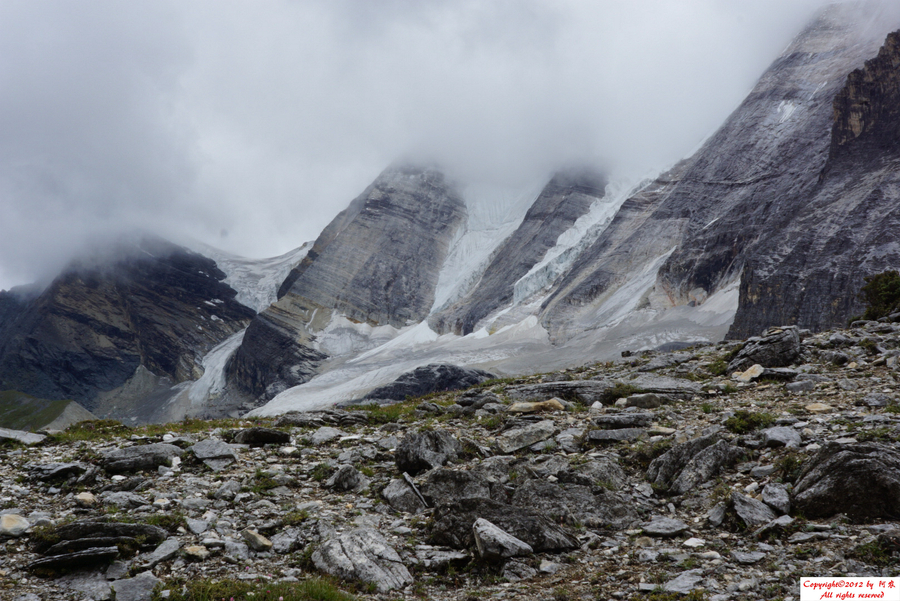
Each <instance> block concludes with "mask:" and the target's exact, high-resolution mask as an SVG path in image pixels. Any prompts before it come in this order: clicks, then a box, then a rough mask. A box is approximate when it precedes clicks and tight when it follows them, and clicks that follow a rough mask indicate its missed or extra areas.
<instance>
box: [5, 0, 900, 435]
mask: <svg viewBox="0 0 900 601" xmlns="http://www.w3.org/2000/svg"><path fill="white" fill-rule="evenodd" d="M897 27H900V23H893V22H891V21H890V19H889V18H888V17H887V14H886V13H883V12H880V9H878V8H877V6H875V7H874V8H873V7H872V6H869V5H852V6H850V5H842V6H836V7H830V8H828V9H826V10H824V11H823V12H822V13H821V14H820V15H819V16H818V17H817V18H816V19H815V20H814V21H813V22H812V23H810V24H809V25H808V26H807V27H806V29H805V30H804V31H803V32H802V33H801V34H800V35H799V36H798V37H797V38H796V40H795V41H794V42H793V44H791V45H790V46H789V47H788V48H787V49H786V50H785V52H784V54H783V55H782V56H781V57H780V58H779V59H778V60H776V61H775V62H774V63H773V64H772V66H771V67H770V68H769V69H768V70H767V71H766V72H765V73H764V74H763V76H762V77H761V78H760V80H759V82H758V83H757V85H756V87H755V88H754V89H753V90H752V91H751V93H750V94H749V95H748V97H747V98H746V100H745V101H744V102H743V103H742V104H741V105H740V106H739V107H738V108H737V109H736V110H735V111H734V113H733V114H732V115H731V116H730V117H729V118H728V120H727V121H726V122H725V123H724V124H723V125H722V126H721V128H720V129H719V130H718V131H717V132H716V133H715V134H714V135H713V136H711V137H710V138H709V139H708V140H707V141H706V142H705V144H704V145H703V146H702V147H701V148H700V149H699V150H698V151H697V152H696V153H695V154H694V155H693V156H691V157H688V158H686V159H684V160H683V161H681V162H679V163H678V164H676V165H674V166H673V167H671V168H670V169H668V170H667V171H665V172H664V173H662V174H660V175H658V176H657V177H655V178H653V179H651V180H648V181H644V182H639V183H635V182H628V181H619V180H616V179H615V178H613V177H610V176H609V175H608V174H606V173H604V172H603V171H602V170H599V169H597V168H591V167H579V168H572V169H567V170H562V171H560V172H558V173H556V174H551V175H549V176H546V177H543V176H540V175H538V176H536V177H535V181H532V182H529V183H526V184H523V185H521V186H518V187H515V188H503V187H498V186H496V185H485V184H479V183H473V182H457V181H454V180H453V179H452V178H451V177H450V176H448V175H447V174H445V173H443V172H441V170H440V169H439V168H438V167H435V166H433V165H428V166H421V165H414V164H404V165H395V166H392V167H389V168H388V169H386V170H385V171H384V172H383V173H382V174H381V175H380V176H379V177H378V178H377V179H376V180H375V181H374V182H373V183H372V184H371V185H370V186H369V187H367V188H366V189H365V190H364V191H363V192H362V193H361V194H360V195H359V196H358V197H357V198H356V199H354V200H353V201H352V202H351V203H350V205H349V206H348V208H347V209H345V210H344V211H343V212H341V213H340V214H339V215H338V216H337V217H336V218H335V219H334V220H333V221H332V223H331V224H329V225H328V226H327V227H326V228H325V229H324V230H323V231H322V233H321V234H320V236H319V237H318V238H317V239H316V241H315V242H314V243H312V244H304V245H302V246H301V247H299V248H297V249H296V250H294V251H291V252H289V253H286V254H285V255H282V256H280V257H275V258H273V259H267V260H247V259H241V258H239V257H235V256H232V255H228V254H226V253H223V252H221V251H218V250H215V249H212V248H209V247H195V250H196V251H197V252H199V253H201V254H202V255H205V256H206V257H209V258H205V257H201V256H200V254H196V253H191V252H189V251H186V250H184V249H181V250H177V251H174V250H173V251H172V252H169V253H168V254H166V255H165V256H166V257H174V259H173V260H175V263H174V264H173V263H171V261H168V262H167V260H162V261H160V259H159V257H161V256H163V255H162V254H160V253H158V252H150V253H149V254H150V255H151V256H153V257H154V258H155V259H156V261H155V262H152V263H151V264H152V265H153V266H154V267H153V268H152V269H151V268H149V267H146V265H147V263H146V261H144V262H141V261H137V260H135V261H133V262H128V263H127V264H123V263H121V262H120V263H116V265H117V267H116V268H115V269H108V268H102V269H99V268H98V269H96V270H94V271H93V272H91V274H90V277H89V278H88V280H90V281H91V282H95V284H96V285H93V284H92V285H87V284H86V283H85V282H86V281H87V280H85V278H84V277H82V276H77V277H76V276H75V275H73V272H71V271H70V272H67V273H66V274H63V275H62V276H60V279H59V280H58V281H57V282H55V283H54V285H53V286H51V287H50V288H49V289H48V290H47V291H44V292H39V291H33V290H32V291H28V292H24V291H23V292H18V293H0V392H3V391H5V390H13V391H18V392H21V393H26V394H30V395H34V396H36V397H40V398H47V399H59V398H73V399H76V400H78V401H79V402H81V403H82V404H83V405H84V406H85V407H87V408H89V409H90V410H91V411H93V412H94V413H95V414H98V415H102V416H106V415H110V416H114V417H123V416H128V417H129V419H134V420H138V421H166V420H172V419H180V418H181V417H184V416H188V415H198V416H217V415H224V414H229V413H235V412H245V411H247V410H251V409H252V410H253V412H254V413H256V414H274V413H281V412H285V411H289V410H297V409H311V408H317V407H324V406H329V405H333V404H334V403H337V402H341V401H351V400H354V399H360V398H362V397H363V396H365V394H366V393H368V392H369V391H371V390H372V389H374V388H376V387H379V386H383V385H386V384H389V383H390V382H392V381H393V380H395V379H396V378H398V377H399V376H400V375H402V374H404V373H407V372H411V371H412V370H414V369H415V368H417V367H420V366H423V365H426V364H432V363H450V364H455V365H460V366H469V367H474V368H479V369H483V370H487V371H490V372H492V373H495V374H498V375H503V374H510V375H511V374H523V373H533V372H538V371H547V370H553V369H558V368H562V367H567V366H575V365H581V364H585V363H590V362H595V361H601V360H609V359H613V358H616V357H618V356H620V353H621V351H623V350H626V349H627V350H641V349H653V348H660V347H663V348H675V347H678V346H685V345H689V344H696V343H704V342H713V341H718V340H721V339H723V338H725V337H726V336H732V337H745V336H747V335H752V334H756V333H758V332H759V331H760V330H762V329H763V328H765V327H767V326H770V325H782V324H789V323H796V324H799V325H801V326H802V327H808V328H812V329H823V328H828V327H832V326H835V325H841V324H842V323H844V322H845V321H846V319H847V318H848V317H849V316H850V315H852V314H854V313H855V312H858V311H859V309H860V307H859V301H858V299H857V297H856V292H857V291H858V289H859V287H860V285H861V284H862V282H863V278H864V277H865V276H866V275H869V274H872V273H877V272H879V271H883V270H885V269H888V268H896V267H897V266H898V265H900V227H898V226H900V217H898V216H900V150H898V149H900V111H898V110H897V107H898V106H900V92H898V90H900V85H898V82H900V33H895V34H890V35H888V34H889V32H890V31H892V30H894V29H896V28H897ZM176 259H177V260H176ZM174 266H180V267H178V268H177V269H175V268H174ZM184 266H189V267H187V268H185V267H184ZM170 267H172V268H171V269H170ZM176 276H177V277H176ZM79 277H80V278H81V279H78V278H79ZM140 278H144V279H143V280H141V279H140ZM125 282H127V285H128V286H132V288H129V290H132V289H133V290H136V291H137V292H136V293H135V298H140V294H143V293H144V292H143V291H146V290H153V291H156V294H158V295H159V296H158V297H156V296H155V297H153V298H155V299H156V300H154V301H153V302H154V303H156V304H157V307H156V308H155V309H154V308H150V307H149V305H150V304H152V303H151V302H150V301H149V300H148V301H147V302H146V303H138V305H139V306H140V307H141V311H146V314H142V313H141V312H140V311H137V312H136V311H134V310H133V308H134V307H135V303H134V302H133V300H132V299H130V298H127V297H122V296H121V295H120V296H114V295H112V292H109V291H114V290H120V289H121V287H122V286H125V285H126V284H125ZM185 290H187V291H188V292H184V291H185ZM98 291H99V292H98ZM76 293H77V294H76ZM117 294H118V292H117ZM168 296H174V297H175V298H176V299H178V302H175V301H172V300H171V299H170V298H168ZM73 298H76V299H80V300H78V302H77V303H72V302H71V300H72V299H73ZM101 306H102V307H103V310H102V311H101V310H100V309H99V308H98V307H101ZM160 307H165V309H161V308H160ZM254 312H256V314H255V316H254ZM100 315H102V316H105V317H103V318H99V317H98V316H100ZM118 315H122V316H124V317H122V319H118V317H116V318H115V319H112V318H111V317H110V316H113V317H115V316H118ZM126 317H127V318H126ZM148 321H149V322H151V323H153V324H155V325H154V326H153V328H155V329H153V328H151V329H150V330H146V329H141V328H132V327H131V326H130V325H129V326H128V327H125V326H123V325H122V323H126V322H127V323H128V324H134V323H138V322H141V323H144V322H148ZM120 322H121V323H120ZM148 331H149V332H151V333H152V334H153V335H148V334H147V332H148ZM70 332H77V334H78V335H77V336H74V337H73V336H70V335H68V333H70ZM110 332H113V333H114V334H115V336H114V337H113V338H110ZM159 332H163V333H164V334H165V336H163V337H162V338H160V336H157V334H159ZM170 334H171V336H170ZM172 336H174V337H175V338H177V340H174V341H171V340H170V339H171V338H172ZM61 340H65V341H64V342H60V341H61ZM110 340H112V344H111V346H110V345H108V344H107V342H108V341H110ZM159 340H165V341H167V342H166V344H167V345H168V346H166V345H160V344H156V342H158V341H159ZM123 349H125V350H123ZM163 349H168V351H165V352H163ZM23 366H25V367H27V369H25V368H24V367H23ZM67 395H68V396H67ZM98 412H99V413H98Z"/></svg>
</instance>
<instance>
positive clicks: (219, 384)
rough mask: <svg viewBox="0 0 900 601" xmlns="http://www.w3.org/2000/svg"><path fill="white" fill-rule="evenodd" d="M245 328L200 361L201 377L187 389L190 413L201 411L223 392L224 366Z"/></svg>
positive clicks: (241, 338) (242, 336)
mask: <svg viewBox="0 0 900 601" xmlns="http://www.w3.org/2000/svg"><path fill="white" fill-rule="evenodd" d="M246 331H247V328H244V329H243V330H241V331H240V332H238V333H236V334H234V335H233V336H231V337H229V338H227V339H226V340H225V341H224V342H222V343H221V344H219V345H218V346H216V347H215V348H214V349H212V350H211V351H209V353H207V354H206V356H205V357H203V359H202V361H201V365H202V366H203V375H202V376H200V378H199V379H198V380H196V381H194V382H192V383H191V385H190V388H188V398H189V399H190V402H191V403H190V406H191V413H194V412H200V411H202V409H203V407H204V405H205V404H206V403H207V401H208V400H209V399H210V398H216V397H218V396H219V395H221V394H222V392H224V391H225V385H226V381H225V366H226V365H227V364H228V359H230V358H231V355H233V354H234V351H236V350H237V348H238V347H239V346H240V345H241V341H242V340H243V339H244V333H245V332H246Z"/></svg>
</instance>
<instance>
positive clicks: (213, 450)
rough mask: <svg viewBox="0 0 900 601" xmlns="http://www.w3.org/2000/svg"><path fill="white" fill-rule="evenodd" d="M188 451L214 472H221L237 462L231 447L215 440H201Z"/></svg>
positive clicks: (235, 454)
mask: <svg viewBox="0 0 900 601" xmlns="http://www.w3.org/2000/svg"><path fill="white" fill-rule="evenodd" d="M188 450H189V451H191V452H192V453H194V456H195V457H197V459H199V460H200V461H202V462H203V463H205V464H206V465H207V466H208V467H209V468H210V469H211V470H213V471H214V472H219V471H222V470H223V469H225V468H226V467H227V466H229V465H230V464H232V463H234V462H235V461H237V453H235V452H234V449H233V448H232V447H231V445H230V444H228V443H227V442H225V441H222V440H219V439H217V438H207V439H205V440H201V441H200V442H198V443H197V444H195V445H193V446H192V447H190V448H189V449H188Z"/></svg>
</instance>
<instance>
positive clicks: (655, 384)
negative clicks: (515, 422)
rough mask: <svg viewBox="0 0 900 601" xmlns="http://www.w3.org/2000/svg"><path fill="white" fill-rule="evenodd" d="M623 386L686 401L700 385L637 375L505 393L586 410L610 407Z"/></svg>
mask: <svg viewBox="0 0 900 601" xmlns="http://www.w3.org/2000/svg"><path fill="white" fill-rule="evenodd" d="M623 385H626V386H630V387H632V388H633V389H635V390H636V391H640V392H642V393H651V392H652V393H655V394H664V395H668V396H670V397H673V398H680V399H690V398H691V397H693V396H694V395H696V394H698V393H699V392H700V384H698V383H697V382H691V381H689V380H684V379H680V378H670V377H668V376H657V375H654V374H640V375H639V376H638V377H636V378H633V379H631V380H621V379H612V378H610V379H607V380H572V381H563V382H544V383H541V384H521V385H516V386H510V387H508V388H507V390H506V393H507V394H508V395H509V396H510V397H511V398H513V399H516V400H528V399H532V398H550V397H559V398H563V399H567V400H577V401H578V402H580V403H581V404H583V405H587V406H590V405H593V404H594V403H595V402H601V403H603V404H605V405H612V404H613V403H614V402H615V400H616V397H615V396H614V395H613V394H612V393H613V391H614V390H616V389H619V388H621V387H622V386H623Z"/></svg>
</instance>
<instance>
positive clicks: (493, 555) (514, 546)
mask: <svg viewBox="0 0 900 601" xmlns="http://www.w3.org/2000/svg"><path fill="white" fill-rule="evenodd" d="M472 537H473V538H474V539H475V548H476V549H477V551H478V555H479V556H480V557H481V558H482V559H484V560H487V561H498V560H500V559H507V558H509V557H519V556H522V555H531V554H533V553H534V549H532V548H531V545H529V544H528V543H526V542H523V541H521V540H519V539H518V538H516V537H515V536H512V535H511V534H509V533H508V532H505V531H504V530H503V529H501V528H498V527H497V526H495V525H494V524H492V523H491V522H489V521H488V520H485V519H484V518H478V519H477V520H475V523H474V524H473V525H472Z"/></svg>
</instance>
